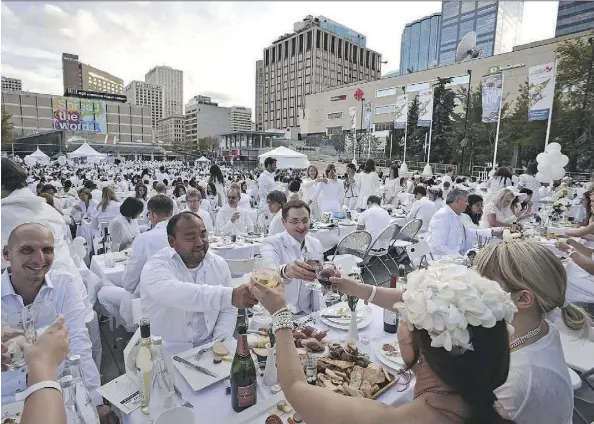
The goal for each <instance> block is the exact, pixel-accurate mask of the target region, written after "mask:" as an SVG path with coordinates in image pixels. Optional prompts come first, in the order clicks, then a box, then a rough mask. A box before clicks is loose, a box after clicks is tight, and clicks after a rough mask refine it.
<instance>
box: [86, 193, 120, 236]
mask: <svg viewBox="0 0 594 424" xmlns="http://www.w3.org/2000/svg"><path fill="white" fill-rule="evenodd" d="M121 205H122V204H121V203H120V202H116V201H115V200H110V201H109V205H107V207H106V208H105V210H102V209H101V206H100V205H99V204H97V205H96V206H95V208H94V209H93V213H92V215H91V225H92V227H93V230H98V229H99V225H100V224H101V222H106V221H111V220H112V219H114V218H115V217H116V216H118V215H119V214H120V206H121Z"/></svg>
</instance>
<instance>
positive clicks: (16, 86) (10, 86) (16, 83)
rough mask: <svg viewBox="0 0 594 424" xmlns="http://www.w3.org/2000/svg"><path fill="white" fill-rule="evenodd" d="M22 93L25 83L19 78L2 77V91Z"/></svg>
mask: <svg viewBox="0 0 594 424" xmlns="http://www.w3.org/2000/svg"><path fill="white" fill-rule="evenodd" d="M5 90H12V91H22V90H23V82H22V81H21V80H20V79H18V78H10V77H2V91H5Z"/></svg>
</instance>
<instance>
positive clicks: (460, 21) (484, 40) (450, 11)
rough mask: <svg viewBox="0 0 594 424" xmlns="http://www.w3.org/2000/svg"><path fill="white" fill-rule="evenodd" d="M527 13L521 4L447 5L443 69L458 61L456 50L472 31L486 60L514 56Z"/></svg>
mask: <svg viewBox="0 0 594 424" xmlns="http://www.w3.org/2000/svg"><path fill="white" fill-rule="evenodd" d="M523 12H524V3H523V2H521V1H443V2H442V6H441V30H440V35H439V65H449V64H452V63H454V62H455V61H456V47H458V43H459V42H460V40H462V37H464V36H465V35H466V34H468V33H469V32H471V31H475V32H476V48H477V49H479V50H481V51H482V56H483V57H488V56H493V55H497V54H501V53H507V52H511V51H512V49H513V48H514V46H516V45H517V44H518V43H519V40H520V31H521V29H522V17H523ZM400 69H402V67H401V68H400Z"/></svg>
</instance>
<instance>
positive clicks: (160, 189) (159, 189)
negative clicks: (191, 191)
mask: <svg viewBox="0 0 594 424" xmlns="http://www.w3.org/2000/svg"><path fill="white" fill-rule="evenodd" d="M155 193H156V194H162V195H163V196H167V197H169V198H170V199H171V201H172V202H173V215H177V214H178V213H179V208H178V207H177V201H176V200H175V196H174V195H173V194H169V193H168V189H167V185H165V184H164V183H157V184H156V185H155Z"/></svg>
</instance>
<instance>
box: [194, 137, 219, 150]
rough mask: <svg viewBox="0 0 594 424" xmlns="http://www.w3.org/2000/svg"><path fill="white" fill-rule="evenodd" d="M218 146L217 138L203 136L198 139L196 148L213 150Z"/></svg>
mask: <svg viewBox="0 0 594 424" xmlns="http://www.w3.org/2000/svg"><path fill="white" fill-rule="evenodd" d="M218 148H219V139H218V138H216V137H203V138H200V139H198V150H200V151H201V152H213V151H215V150H217V149H218Z"/></svg>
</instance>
